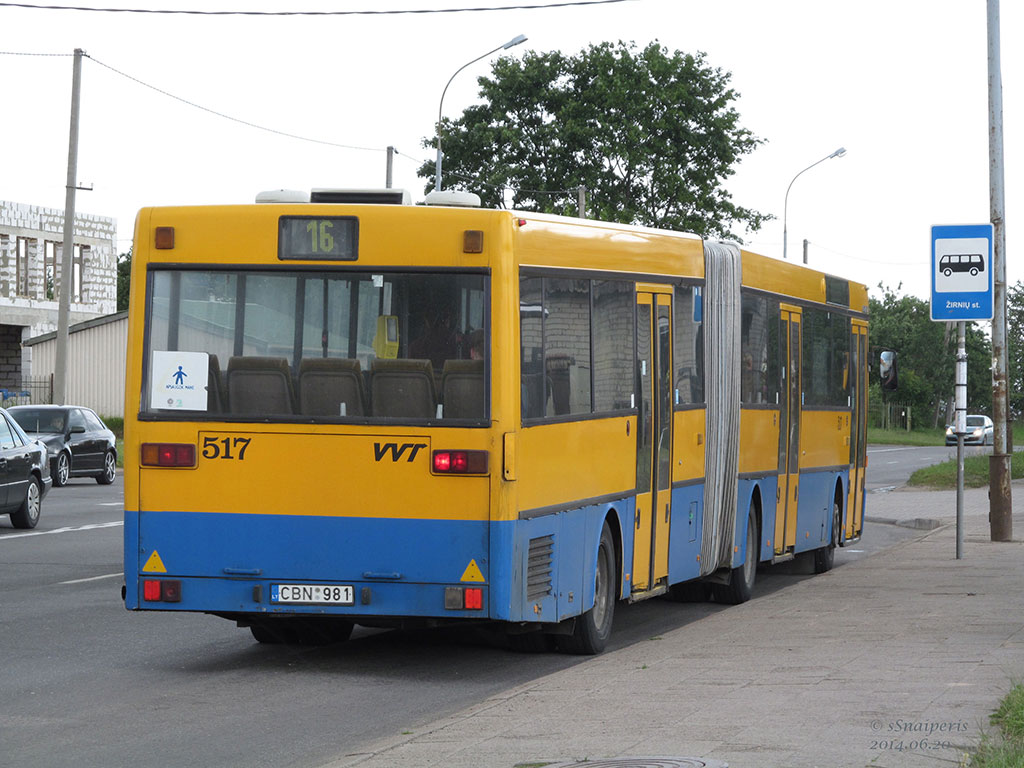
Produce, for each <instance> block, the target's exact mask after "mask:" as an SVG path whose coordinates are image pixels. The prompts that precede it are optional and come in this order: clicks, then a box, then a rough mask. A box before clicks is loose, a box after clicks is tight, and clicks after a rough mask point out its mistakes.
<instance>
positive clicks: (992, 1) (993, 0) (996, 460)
mask: <svg viewBox="0 0 1024 768" xmlns="http://www.w3.org/2000/svg"><path fill="white" fill-rule="evenodd" d="M999 60H1000V54H999V0H988V157H989V200H990V201H991V207H992V252H993V255H992V261H993V268H994V270H993V275H992V277H993V295H992V299H993V304H994V306H993V308H992V310H993V312H992V421H994V422H995V425H994V429H993V440H992V442H993V449H992V456H991V457H989V494H988V496H989V514H988V522H989V531H990V535H991V538H992V541H1010V540H1011V539H1012V538H1013V517H1012V514H1013V507H1012V498H1011V492H1010V455H1009V453H1008V452H1007V445H1008V443H1007V439H1006V435H1007V422H1008V416H1009V413H1010V411H1009V408H1008V401H1007V387H1006V372H1007V368H1008V366H1007V353H1006V232H1005V230H1004V223H1005V222H1004V218H1003V217H1004V212H1005V204H1004V200H1003V79H1002V73H1001V68H1000V62H999Z"/></svg>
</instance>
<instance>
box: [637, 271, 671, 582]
mask: <svg viewBox="0 0 1024 768" xmlns="http://www.w3.org/2000/svg"><path fill="white" fill-rule="evenodd" d="M662 290H665V291H666V292H665V293H662V292H661V291H662ZM670 291H671V288H668V287H664V288H663V287H662V286H652V287H650V289H649V290H648V287H647V286H645V287H643V288H641V289H639V290H638V291H637V298H636V302H637V326H636V355H637V359H636V369H637V381H638V393H639V395H638V398H637V400H638V402H637V408H638V411H639V416H638V419H637V425H638V426H637V440H636V450H637V455H636V494H637V496H636V512H635V515H634V520H633V526H634V531H633V535H634V538H633V587H632V592H633V594H634V595H635V594H637V593H645V595H649V594H650V593H651V592H653V591H663V590H665V589H667V588H668V536H669V524H670V521H671V517H672V294H671V292H670Z"/></svg>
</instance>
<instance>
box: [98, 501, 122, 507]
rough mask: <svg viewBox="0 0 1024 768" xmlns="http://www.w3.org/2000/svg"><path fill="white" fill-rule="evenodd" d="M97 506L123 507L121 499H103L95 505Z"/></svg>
mask: <svg viewBox="0 0 1024 768" xmlns="http://www.w3.org/2000/svg"><path fill="white" fill-rule="evenodd" d="M96 506H97V507H123V506H124V502H123V501H104V502H102V503H100V504H97V505H96Z"/></svg>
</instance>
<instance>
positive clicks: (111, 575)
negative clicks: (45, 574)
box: [59, 573, 124, 585]
mask: <svg viewBox="0 0 1024 768" xmlns="http://www.w3.org/2000/svg"><path fill="white" fill-rule="evenodd" d="M115 576H124V574H123V573H106V574H104V575H102V576H92V577H90V578H88V579H72V580H71V581H61V582H59V584H60V585H64V584H84V583H85V582H87V581H99V580H100V579H112V578H114V577H115Z"/></svg>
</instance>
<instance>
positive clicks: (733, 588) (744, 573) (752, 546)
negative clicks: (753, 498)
mask: <svg viewBox="0 0 1024 768" xmlns="http://www.w3.org/2000/svg"><path fill="white" fill-rule="evenodd" d="M760 540H761V537H760V533H759V532H758V530H757V515H756V514H755V513H754V508H753V506H751V508H750V511H749V512H748V513H747V545H746V552H745V556H744V558H743V563H742V564H741V565H740V566H739V567H738V568H733V569H732V570H731V571H730V572H729V581H728V583H726V584H713V585H712V587H711V589H712V591H713V592H714V595H715V602H718V603H726V604H727V605H739V604H740V603H745V602H747V600H749V599H750V596H751V595H752V594H753V593H754V580H755V579H756V577H757V551H758V547H757V544H758V542H759V541H760Z"/></svg>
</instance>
